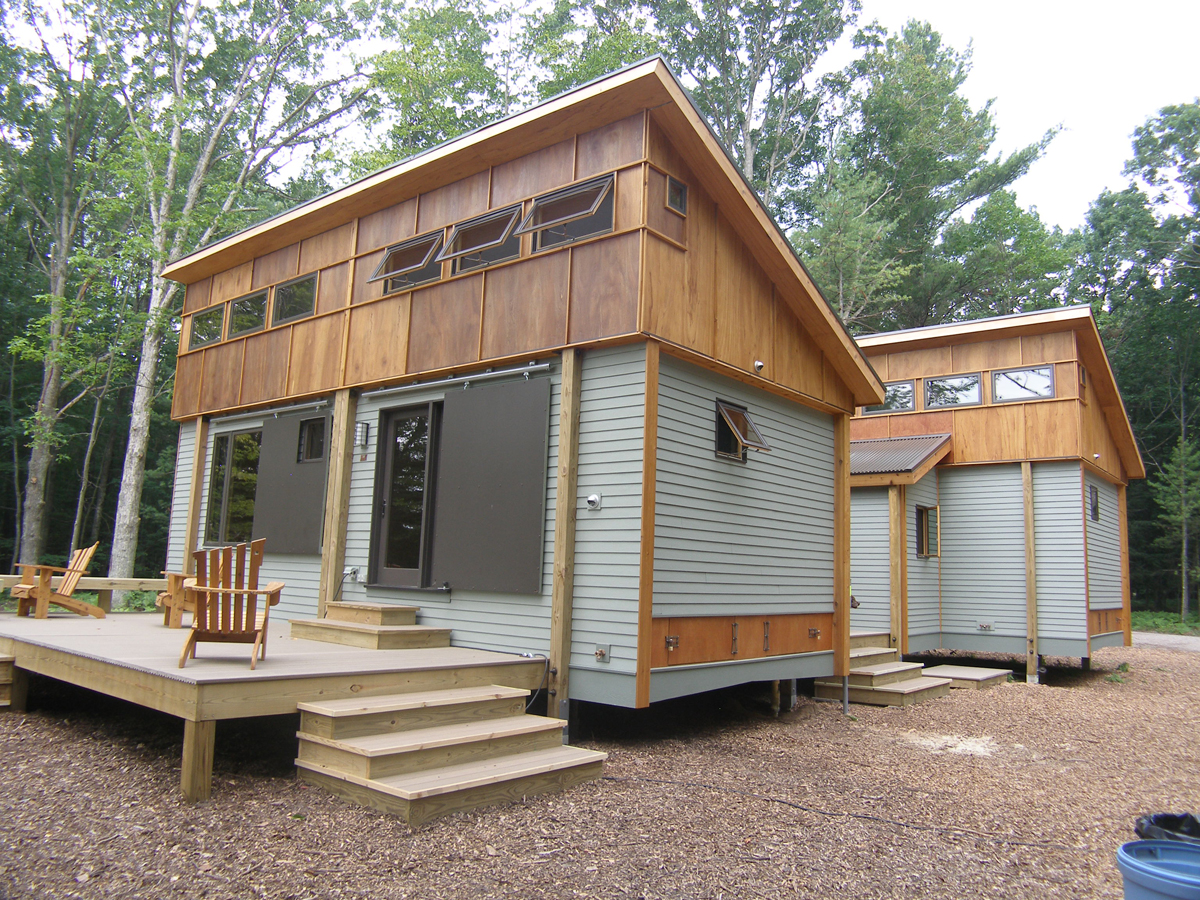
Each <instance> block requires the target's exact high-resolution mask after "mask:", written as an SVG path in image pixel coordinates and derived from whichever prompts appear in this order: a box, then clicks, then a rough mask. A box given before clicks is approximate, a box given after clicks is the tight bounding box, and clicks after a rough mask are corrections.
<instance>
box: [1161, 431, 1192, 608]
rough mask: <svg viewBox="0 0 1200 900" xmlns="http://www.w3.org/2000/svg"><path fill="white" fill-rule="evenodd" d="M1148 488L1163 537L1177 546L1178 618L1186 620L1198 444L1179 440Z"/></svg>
mask: <svg viewBox="0 0 1200 900" xmlns="http://www.w3.org/2000/svg"><path fill="white" fill-rule="evenodd" d="M1150 489H1151V490H1152V491H1153V493H1154V500H1155V502H1156V503H1157V504H1158V507H1159V510H1160V513H1159V520H1160V521H1161V522H1162V524H1163V526H1164V528H1163V530H1164V532H1165V534H1164V535H1163V537H1164V539H1165V540H1166V541H1168V542H1171V543H1173V544H1176V545H1177V546H1178V549H1179V578H1180V582H1179V587H1180V592H1179V618H1180V621H1187V617H1188V599H1189V597H1190V594H1191V587H1190V584H1191V579H1190V578H1189V575H1191V572H1190V568H1191V565H1192V560H1191V555H1190V553H1189V549H1190V548H1191V547H1194V546H1195V542H1194V535H1195V533H1196V531H1197V529H1198V528H1200V446H1196V445H1195V444H1194V443H1191V442H1189V441H1186V440H1183V439H1181V440H1180V441H1179V443H1178V444H1176V445H1175V449H1174V450H1172V451H1171V456H1170V459H1168V460H1167V461H1166V463H1164V464H1163V466H1162V467H1161V468H1160V469H1159V471H1158V474H1157V475H1156V476H1155V477H1154V478H1152V479H1151V481H1150Z"/></svg>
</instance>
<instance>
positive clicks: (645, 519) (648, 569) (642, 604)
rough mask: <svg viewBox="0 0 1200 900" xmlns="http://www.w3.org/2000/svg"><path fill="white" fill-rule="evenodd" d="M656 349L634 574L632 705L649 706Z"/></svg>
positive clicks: (650, 353) (650, 369) (649, 371)
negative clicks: (635, 609) (635, 619)
mask: <svg viewBox="0 0 1200 900" xmlns="http://www.w3.org/2000/svg"><path fill="white" fill-rule="evenodd" d="M658 367H659V347H658V344H657V343H655V342H654V341H650V342H648V343H647V344H646V406H645V417H644V419H643V425H642V428H643V432H642V435H643V436H642V525H641V552H640V568H639V572H638V629H637V634H638V637H637V676H636V681H637V686H636V689H635V701H634V705H635V706H636V707H637V708H638V709H642V708H644V707H647V706H649V705H650V665H651V656H652V652H653V648H652V647H651V640H652V638H653V615H654V507H655V499H656V494H657V485H658Z"/></svg>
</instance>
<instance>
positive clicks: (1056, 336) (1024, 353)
mask: <svg viewBox="0 0 1200 900" xmlns="http://www.w3.org/2000/svg"><path fill="white" fill-rule="evenodd" d="M1064 359H1075V333H1074V332H1073V331H1060V332H1055V333H1053V334H1035V335H1027V336H1023V337H1022V338H1021V363H1022V364H1023V365H1029V364H1031V363H1043V362H1058V361H1059V360H1064Z"/></svg>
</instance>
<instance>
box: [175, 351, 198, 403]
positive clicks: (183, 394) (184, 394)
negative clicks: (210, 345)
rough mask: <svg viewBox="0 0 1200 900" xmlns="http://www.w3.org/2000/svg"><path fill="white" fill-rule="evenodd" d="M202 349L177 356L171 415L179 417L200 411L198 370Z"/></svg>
mask: <svg viewBox="0 0 1200 900" xmlns="http://www.w3.org/2000/svg"><path fill="white" fill-rule="evenodd" d="M203 365H204V351H200V352H199V353H189V354H187V355H186V356H181V357H179V359H178V361H176V363H175V392H174V395H173V396H172V398H171V415H172V416H174V417H176V418H179V417H182V416H190V415H192V414H194V413H197V412H199V411H200V372H201V368H202V367H203Z"/></svg>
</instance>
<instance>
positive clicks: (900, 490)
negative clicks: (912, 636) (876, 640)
mask: <svg viewBox="0 0 1200 900" xmlns="http://www.w3.org/2000/svg"><path fill="white" fill-rule="evenodd" d="M904 505H905V497H904V485H901V484H893V485H889V486H888V557H889V563H890V565H889V569H888V571H889V574H890V576H891V616H890V619H891V626H890V636H889V638H888V646H890V647H893V648H895V649H896V650H899V651H900V654H901V655H903V654H904V651H905V649H906V647H905V646H904V645H905V644H907V643H908V641H907V635H906V634H905V631H906V628H905V622H904V619H905V615H904V612H905V610H904V607H905V599H906V598H905V594H906V593H907V587H908V585H907V584H906V581H907V568H908V567H907V565H906V562H907V560H906V559H905V556H906V554H907V553H908V540H907V534H906V532H905V517H904Z"/></svg>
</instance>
